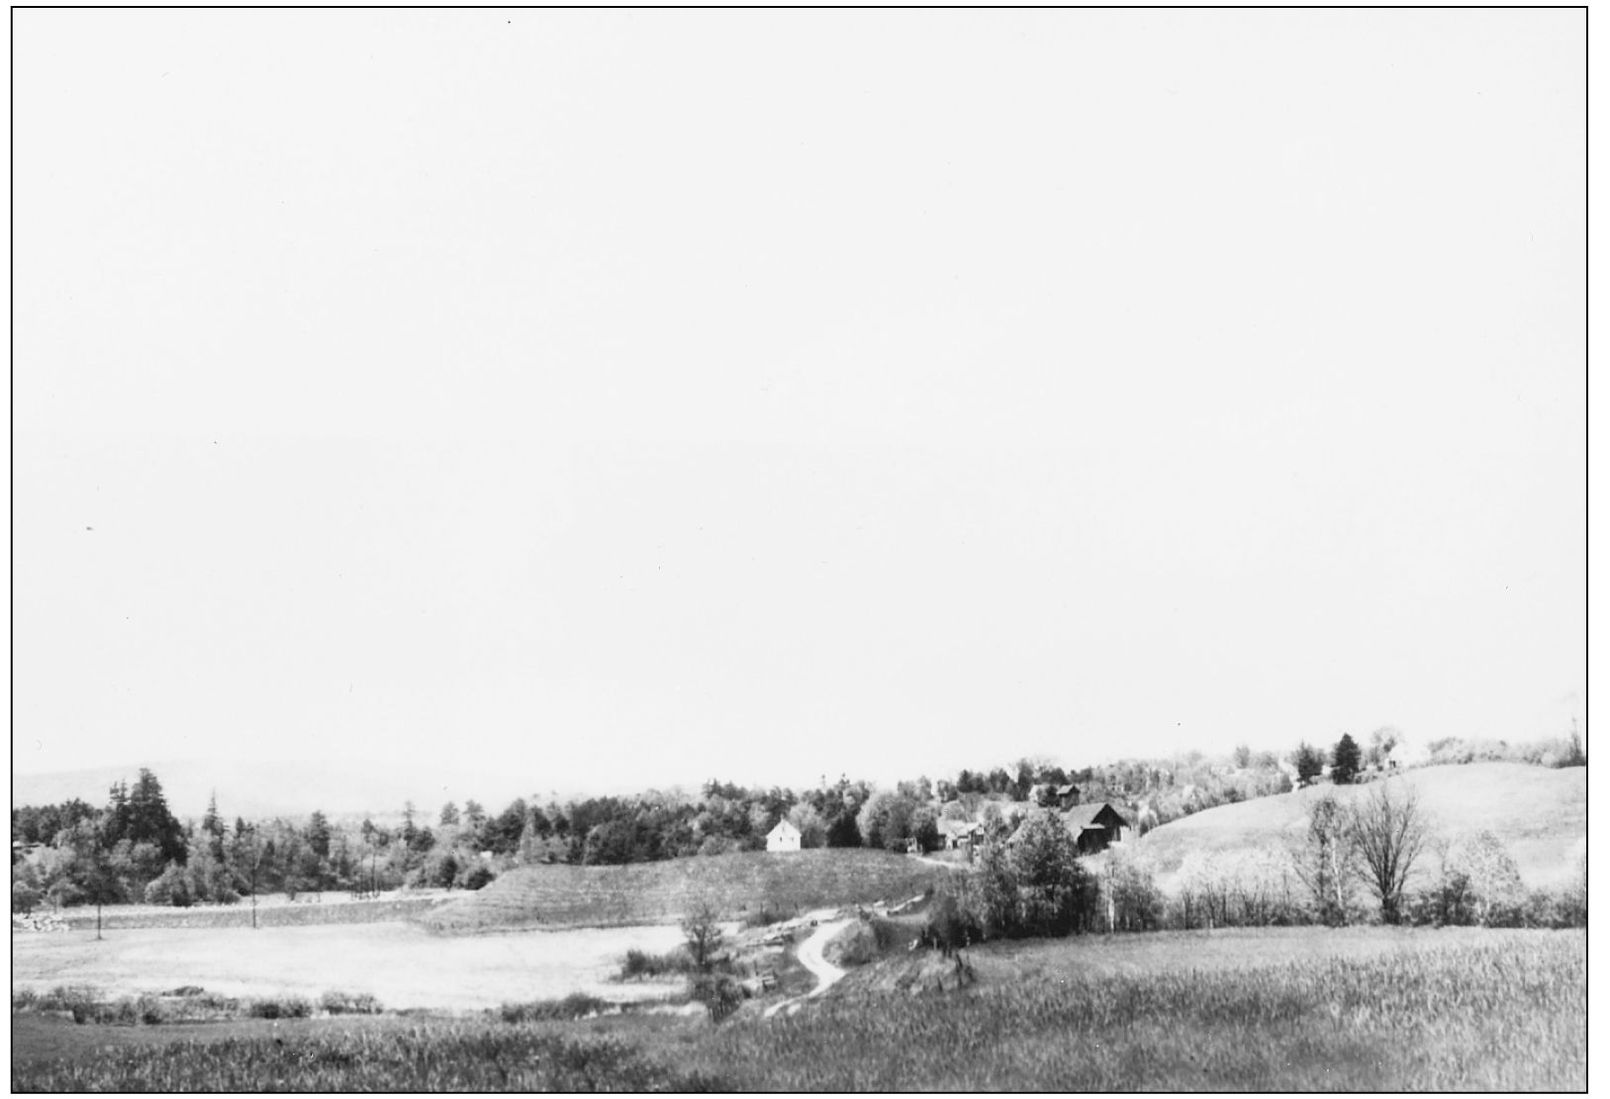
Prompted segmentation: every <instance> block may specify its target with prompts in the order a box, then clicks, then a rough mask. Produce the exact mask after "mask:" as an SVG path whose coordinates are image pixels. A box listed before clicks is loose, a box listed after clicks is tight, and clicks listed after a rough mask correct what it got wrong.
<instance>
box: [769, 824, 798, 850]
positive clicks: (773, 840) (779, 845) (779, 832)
mask: <svg viewBox="0 0 1610 1099" xmlns="http://www.w3.org/2000/svg"><path fill="white" fill-rule="evenodd" d="M766 850H768V851H798V850H799V829H798V828H795V827H794V826H793V824H791V823H790V822H789V821H786V820H780V821H778V822H777V827H776V828H773V829H772V830H771V831H770V832H768V833H766Z"/></svg>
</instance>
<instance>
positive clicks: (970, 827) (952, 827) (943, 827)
mask: <svg viewBox="0 0 1610 1099" xmlns="http://www.w3.org/2000/svg"><path fill="white" fill-rule="evenodd" d="M983 829H984V826H983V825H982V824H980V823H978V821H976V820H942V821H940V822H939V832H940V834H941V835H945V836H966V835H970V834H971V833H973V832H981V831H983Z"/></svg>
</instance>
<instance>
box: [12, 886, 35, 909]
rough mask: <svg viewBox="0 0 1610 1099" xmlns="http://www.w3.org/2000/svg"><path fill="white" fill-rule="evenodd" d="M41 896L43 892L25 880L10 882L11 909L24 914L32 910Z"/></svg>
mask: <svg viewBox="0 0 1610 1099" xmlns="http://www.w3.org/2000/svg"><path fill="white" fill-rule="evenodd" d="M41 896H43V894H41V893H40V892H39V890H37V889H35V888H34V887H33V886H31V885H29V884H28V883H27V882H21V881H14V882H12V883H11V911H13V912H21V913H25V914H26V913H28V912H32V911H33V910H34V906H35V905H37V904H38V903H39V899H40V897H41Z"/></svg>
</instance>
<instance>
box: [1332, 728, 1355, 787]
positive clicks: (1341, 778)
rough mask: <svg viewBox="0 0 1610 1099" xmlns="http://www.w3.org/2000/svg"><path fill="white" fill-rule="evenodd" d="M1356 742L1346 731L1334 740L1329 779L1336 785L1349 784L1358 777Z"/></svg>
mask: <svg viewBox="0 0 1610 1099" xmlns="http://www.w3.org/2000/svg"><path fill="white" fill-rule="evenodd" d="M1359 754H1360V753H1359V749H1358V744H1357V743H1355V742H1354V740H1353V738H1352V737H1351V736H1350V735H1348V734H1347V733H1343V734H1342V739H1341V740H1338V741H1337V742H1336V747H1335V748H1334V749H1333V750H1332V751H1331V757H1330V780H1331V781H1332V782H1334V783H1335V784H1336V785H1338V786H1350V785H1352V783H1353V781H1354V780H1355V779H1356V778H1358V767H1359Z"/></svg>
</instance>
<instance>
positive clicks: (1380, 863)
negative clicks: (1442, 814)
mask: <svg viewBox="0 0 1610 1099" xmlns="http://www.w3.org/2000/svg"><path fill="white" fill-rule="evenodd" d="M1351 826H1352V827H1351V831H1352V838H1353V848H1354V850H1355V851H1356V852H1357V854H1358V860H1359V871H1360V874H1361V875H1362V877H1363V878H1364V881H1365V882H1366V883H1367V884H1368V885H1369V887H1370V890H1371V891H1372V892H1373V893H1374V894H1375V896H1376V898H1377V899H1378V900H1379V901H1380V902H1381V919H1382V920H1384V921H1385V922H1387V923H1397V922H1399V920H1401V919H1402V916H1403V889H1404V886H1405V884H1406V883H1407V882H1408V880H1409V872H1410V871H1411V870H1413V869H1414V862H1415V860H1416V859H1417V858H1419V857H1420V852H1421V851H1422V850H1424V849H1425V845H1426V841H1427V839H1428V834H1429V829H1428V828H1427V821H1426V817H1425V813H1424V812H1422V811H1421V809H1420V801H1419V798H1418V797H1417V796H1416V794H1415V792H1414V788H1413V787H1411V786H1407V785H1404V784H1403V783H1402V782H1401V780H1400V781H1398V782H1385V783H1381V784H1380V785H1378V786H1376V787H1375V789H1374V790H1372V791H1371V793H1370V796H1369V797H1368V798H1367V799H1365V800H1364V801H1363V802H1362V803H1360V804H1357V805H1355V806H1354V807H1353V812H1352V821H1351Z"/></svg>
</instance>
